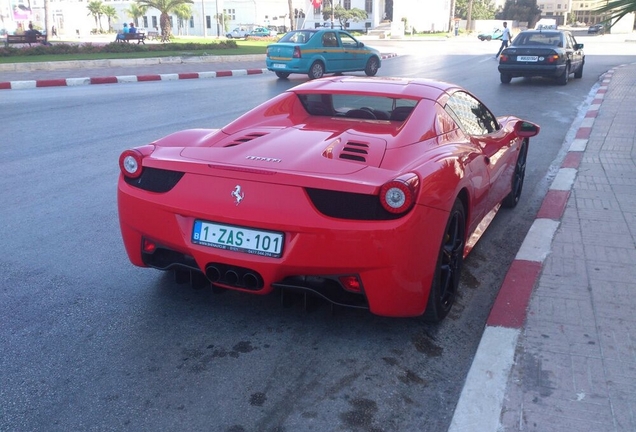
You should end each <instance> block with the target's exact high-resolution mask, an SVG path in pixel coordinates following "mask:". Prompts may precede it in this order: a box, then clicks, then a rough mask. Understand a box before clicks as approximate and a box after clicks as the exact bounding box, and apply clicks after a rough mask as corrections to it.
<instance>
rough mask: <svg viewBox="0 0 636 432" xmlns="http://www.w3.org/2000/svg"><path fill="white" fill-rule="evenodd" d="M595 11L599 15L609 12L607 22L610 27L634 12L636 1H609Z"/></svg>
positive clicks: (635, 10)
mask: <svg viewBox="0 0 636 432" xmlns="http://www.w3.org/2000/svg"><path fill="white" fill-rule="evenodd" d="M596 11H597V12H600V13H604V12H609V14H610V15H609V18H608V19H607V20H608V21H609V25H610V26H612V25H614V23H616V21H618V20H619V19H621V18H623V17H624V16H625V15H627V14H629V13H632V12H636V0H611V1H609V2H607V3H605V6H601V7H600V8H598V9H596Z"/></svg>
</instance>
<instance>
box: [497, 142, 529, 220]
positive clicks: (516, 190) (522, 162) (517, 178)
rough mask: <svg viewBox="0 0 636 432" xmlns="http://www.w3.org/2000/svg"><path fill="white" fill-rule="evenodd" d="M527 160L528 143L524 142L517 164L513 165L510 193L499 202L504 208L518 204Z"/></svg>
mask: <svg viewBox="0 0 636 432" xmlns="http://www.w3.org/2000/svg"><path fill="white" fill-rule="evenodd" d="M527 160H528V143H527V142H526V141H524V142H523V144H521V148H520V149H519V155H518V156H517V162H516V163H515V172H514V173H513V174H512V189H511V190H510V193H509V194H508V195H506V197H505V198H504V199H503V201H502V202H501V205H502V206H504V207H506V208H513V207H515V206H516V205H517V203H518V202H519V197H521V190H522V189H523V179H524V178H525V176H526V162H527Z"/></svg>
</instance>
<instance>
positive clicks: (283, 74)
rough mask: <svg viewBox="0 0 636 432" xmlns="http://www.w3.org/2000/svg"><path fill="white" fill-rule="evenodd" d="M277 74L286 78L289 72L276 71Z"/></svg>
mask: <svg viewBox="0 0 636 432" xmlns="http://www.w3.org/2000/svg"><path fill="white" fill-rule="evenodd" d="M276 76H277V77H278V78H282V79H285V78H287V77H288V76H289V72H276Z"/></svg>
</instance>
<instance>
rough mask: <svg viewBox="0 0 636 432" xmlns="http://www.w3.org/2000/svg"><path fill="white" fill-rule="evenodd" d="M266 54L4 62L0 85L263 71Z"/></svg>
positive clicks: (17, 87) (179, 76)
mask: <svg viewBox="0 0 636 432" xmlns="http://www.w3.org/2000/svg"><path fill="white" fill-rule="evenodd" d="M265 72H267V69H265V54H261V55H248V56H207V57H200V56H196V57H195V56H193V57H157V58H147V59H119V60H83V61H80V60H78V61H65V62H44V63H12V64H0V89H21V88H33V87H50V86H67V85H68V86H74V85H86V84H104V83H118V82H131V81H151V80H157V81H158V80H172V79H192V78H215V77H222V76H233V75H248V74H262V73H265Z"/></svg>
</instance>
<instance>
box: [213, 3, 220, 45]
mask: <svg viewBox="0 0 636 432" xmlns="http://www.w3.org/2000/svg"><path fill="white" fill-rule="evenodd" d="M214 6H215V7H216V38H217V39H218V38H219V36H220V35H221V30H219V0H214Z"/></svg>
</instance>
